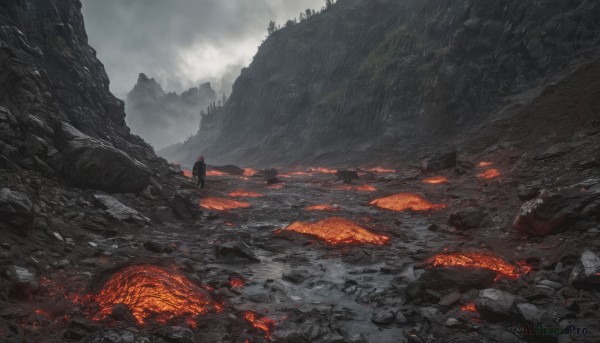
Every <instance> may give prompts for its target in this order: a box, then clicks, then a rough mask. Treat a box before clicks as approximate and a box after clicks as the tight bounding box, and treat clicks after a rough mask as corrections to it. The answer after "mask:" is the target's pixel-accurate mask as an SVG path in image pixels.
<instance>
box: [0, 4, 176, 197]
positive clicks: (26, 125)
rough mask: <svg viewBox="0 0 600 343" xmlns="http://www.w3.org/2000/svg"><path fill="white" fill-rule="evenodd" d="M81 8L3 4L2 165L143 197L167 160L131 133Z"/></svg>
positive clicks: (0, 8)
mask: <svg viewBox="0 0 600 343" xmlns="http://www.w3.org/2000/svg"><path fill="white" fill-rule="evenodd" d="M80 10H81V3H80V1H79V0H60V1H59V0H6V1H2V2H1V3H0V23H1V25H2V26H1V27H0V164H1V167H3V168H6V169H9V170H13V171H18V170H20V169H30V170H36V171H40V172H42V173H43V174H44V175H45V176H46V177H48V178H54V179H57V180H62V181H64V182H66V183H68V184H70V185H73V186H77V187H82V188H97V189H101V190H106V191H114V192H117V191H119V192H137V191H140V190H141V189H142V188H143V187H144V185H146V184H147V183H148V178H149V177H150V175H152V174H153V173H158V172H160V170H161V169H162V168H163V167H164V166H165V161H164V160H162V159H159V158H157V157H156V156H155V155H154V152H153V150H152V148H151V147H150V146H149V145H148V144H146V143H145V142H144V141H143V140H142V139H141V138H139V137H137V136H134V135H132V134H130V131H129V128H127V126H126V125H125V112H124V103H123V102H122V101H121V100H118V99H117V98H115V97H114V96H113V95H112V94H111V93H110V91H109V80H108V77H107V75H106V72H105V70H104V67H103V65H102V63H100V61H98V59H97V58H96V52H95V51H94V49H92V48H91V47H90V46H89V45H88V41H87V35H86V32H85V28H84V23H83V17H82V15H81V11H80Z"/></svg>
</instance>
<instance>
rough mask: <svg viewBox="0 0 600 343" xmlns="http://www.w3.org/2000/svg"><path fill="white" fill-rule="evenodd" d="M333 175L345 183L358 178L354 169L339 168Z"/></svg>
mask: <svg viewBox="0 0 600 343" xmlns="http://www.w3.org/2000/svg"><path fill="white" fill-rule="evenodd" d="M335 176H337V177H338V179H340V180H342V181H344V182H345V183H350V182H352V180H358V173H357V172H356V170H346V169H339V170H338V171H337V172H335Z"/></svg>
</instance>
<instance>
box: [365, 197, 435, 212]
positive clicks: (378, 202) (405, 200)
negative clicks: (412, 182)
mask: <svg viewBox="0 0 600 343" xmlns="http://www.w3.org/2000/svg"><path fill="white" fill-rule="evenodd" d="M369 204H370V205H375V206H377V207H379V208H383V209H386V210H392V211H407V210H411V211H429V210H438V209H442V208H444V207H446V205H444V204H432V203H430V202H429V201H427V200H425V199H424V198H423V197H422V196H420V195H418V194H412V193H400V194H395V195H391V196H388V197H385V198H379V199H375V200H373V201H371V202H370V203H369Z"/></svg>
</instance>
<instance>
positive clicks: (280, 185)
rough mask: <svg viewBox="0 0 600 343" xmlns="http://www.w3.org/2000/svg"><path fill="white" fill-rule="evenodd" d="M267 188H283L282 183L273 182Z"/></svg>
mask: <svg viewBox="0 0 600 343" xmlns="http://www.w3.org/2000/svg"><path fill="white" fill-rule="evenodd" d="M268 188H270V189H283V183H274V184H272V185H269V186H268Z"/></svg>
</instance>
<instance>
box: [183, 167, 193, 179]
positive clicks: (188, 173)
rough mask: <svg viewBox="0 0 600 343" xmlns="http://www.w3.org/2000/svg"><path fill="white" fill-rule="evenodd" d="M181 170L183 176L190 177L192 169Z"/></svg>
mask: <svg viewBox="0 0 600 343" xmlns="http://www.w3.org/2000/svg"><path fill="white" fill-rule="evenodd" d="M182 172H183V176H185V177H187V178H188V179H191V178H192V176H193V175H192V171H191V170H189V169H184V170H182Z"/></svg>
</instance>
